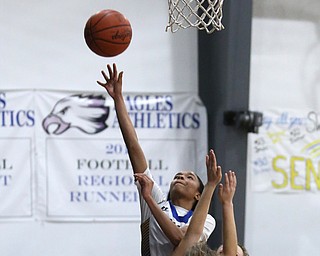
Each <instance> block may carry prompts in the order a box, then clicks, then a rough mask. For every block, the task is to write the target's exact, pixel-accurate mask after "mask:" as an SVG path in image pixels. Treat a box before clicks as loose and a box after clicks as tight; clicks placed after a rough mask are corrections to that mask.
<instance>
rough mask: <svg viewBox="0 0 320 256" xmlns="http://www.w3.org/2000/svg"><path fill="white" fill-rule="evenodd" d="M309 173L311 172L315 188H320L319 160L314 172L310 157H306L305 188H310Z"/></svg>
mask: <svg viewBox="0 0 320 256" xmlns="http://www.w3.org/2000/svg"><path fill="white" fill-rule="evenodd" d="M311 173H312V174H313V177H314V180H315V182H316V184H317V188H318V189H320V162H319V163H318V173H317V172H316V170H315V168H314V166H313V164H312V161H311V159H307V163H306V189H307V190H310V189H311V185H310V183H311Z"/></svg>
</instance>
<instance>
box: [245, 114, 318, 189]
mask: <svg viewBox="0 0 320 256" xmlns="http://www.w3.org/2000/svg"><path fill="white" fill-rule="evenodd" d="M263 115H264V118H263V126H262V127H260V129H259V133H258V134H251V135H250V138H249V139H250V140H249V154H248V155H249V171H250V177H251V187H252V190H253V191H260V192H264V191H273V192H283V193H297V192H300V193H301V192H308V191H312V192H319V190H320V112H317V111H314V110H308V111H297V110H294V111H280V110H270V111H264V112H263Z"/></svg>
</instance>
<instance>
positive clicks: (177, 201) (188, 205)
mask: <svg viewBox="0 0 320 256" xmlns="http://www.w3.org/2000/svg"><path fill="white" fill-rule="evenodd" d="M171 202H172V204H173V205H176V206H179V207H182V208H184V209H186V210H191V209H192V206H193V201H190V200H186V199H184V198H172V199H171Z"/></svg>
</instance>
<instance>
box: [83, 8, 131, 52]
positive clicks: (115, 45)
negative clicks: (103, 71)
mask: <svg viewBox="0 0 320 256" xmlns="http://www.w3.org/2000/svg"><path fill="white" fill-rule="evenodd" d="M131 37H132V29H131V24H130V22H129V20H128V19H127V18H126V17H125V16H124V15H123V14H122V13H120V12H118V11H115V10H110V9H107V10H102V11H100V12H98V13H96V14H94V15H92V16H91V17H90V18H89V19H88V21H87V23H86V25H85V28H84V38H85V41H86V44H87V46H88V47H89V48H90V50H91V51H93V52H94V53H95V54H97V55H99V56H102V57H114V56H117V55H119V54H120V53H122V52H124V51H125V50H126V49H127V48H128V46H129V44H130V42H131Z"/></svg>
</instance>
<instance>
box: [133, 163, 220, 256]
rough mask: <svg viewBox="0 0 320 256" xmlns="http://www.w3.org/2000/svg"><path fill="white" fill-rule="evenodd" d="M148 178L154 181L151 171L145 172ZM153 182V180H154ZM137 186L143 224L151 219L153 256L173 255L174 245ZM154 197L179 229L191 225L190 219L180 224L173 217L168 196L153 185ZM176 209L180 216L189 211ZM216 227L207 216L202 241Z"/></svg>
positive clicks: (150, 240)
mask: <svg viewBox="0 0 320 256" xmlns="http://www.w3.org/2000/svg"><path fill="white" fill-rule="evenodd" d="M144 173H145V174H146V175H147V176H148V177H150V178H151V179H152V175H151V172H150V170H149V169H147V170H146V171H145V172H144ZM152 180H153V179H152ZM136 185H137V187H138V190H139V195H140V207H141V223H143V222H145V221H146V220H147V219H148V218H150V222H149V246H150V253H151V256H169V255H171V254H172V251H173V249H174V246H173V244H172V243H171V242H170V240H169V239H168V238H167V236H166V235H165V234H164V233H163V232H162V230H161V228H160V226H159V225H158V223H157V221H156V219H155V218H154V217H153V216H152V214H151V211H150V209H149V207H148V205H147V203H146V202H145V201H144V199H143V197H142V196H141V193H140V185H139V183H138V182H136ZM152 197H153V198H154V200H155V201H156V202H157V203H158V204H159V206H160V208H161V209H162V210H163V211H164V212H165V213H166V214H167V216H168V217H169V218H170V220H171V221H172V222H174V223H175V224H176V225H177V226H178V227H180V228H182V227H184V226H186V225H189V223H190V220H191V218H192V217H191V218H189V220H188V222H187V223H184V222H180V221H179V220H176V219H175V218H174V217H173V213H172V210H171V207H170V204H169V202H168V201H167V195H165V194H164V193H163V192H162V190H161V189H160V187H159V186H158V184H156V183H154V184H153V189H152ZM175 209H176V211H177V213H178V216H184V215H186V214H187V213H188V212H189V211H188V210H186V209H184V208H182V207H179V206H175ZM215 226H216V221H215V219H214V218H213V217H212V216H211V215H209V214H208V215H207V219H206V221H205V224H204V229H203V233H202V236H201V238H200V240H207V239H208V238H209V236H210V234H211V233H212V232H213V230H214V229H215Z"/></svg>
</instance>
